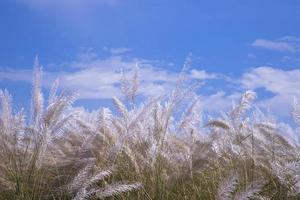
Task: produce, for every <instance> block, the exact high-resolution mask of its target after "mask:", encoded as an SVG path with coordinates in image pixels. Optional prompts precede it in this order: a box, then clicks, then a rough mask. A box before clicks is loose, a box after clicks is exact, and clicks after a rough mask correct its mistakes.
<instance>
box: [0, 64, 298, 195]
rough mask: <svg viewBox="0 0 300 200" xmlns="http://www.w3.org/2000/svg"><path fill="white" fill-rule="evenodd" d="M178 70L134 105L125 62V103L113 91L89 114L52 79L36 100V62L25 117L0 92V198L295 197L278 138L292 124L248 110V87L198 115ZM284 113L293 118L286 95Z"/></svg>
mask: <svg viewBox="0 0 300 200" xmlns="http://www.w3.org/2000/svg"><path fill="white" fill-rule="evenodd" d="M186 65H188V63H186ZM184 68H185V67H184ZM184 77H185V76H184V72H183V73H182V75H181V76H180V77H179V80H178V82H177V85H176V87H175V88H174V90H173V91H172V92H170V94H169V95H167V96H165V97H161V98H150V99H148V100H146V101H145V102H143V103H140V104H139V105H137V103H136V96H137V92H138V85H139V82H138V68H135V70H134V73H133V76H132V77H131V78H127V77H125V75H124V76H123V78H122V80H121V86H122V87H121V90H122V91H123V93H124V94H125V97H126V98H125V99H126V101H125V102H122V101H121V100H120V99H119V98H117V97H114V98H113V103H114V105H115V108H116V113H114V112H112V111H111V110H110V109H108V108H101V109H99V110H98V111H95V112H94V113H89V112H86V111H78V109H75V108H73V107H72V103H73V102H74V100H75V99H76V96H75V95H73V94H69V93H61V94H57V87H58V81H55V83H54V84H53V87H52V88H51V90H50V94H49V98H48V100H47V102H45V103H44V98H43V95H42V93H41V78H42V71H41V68H40V66H39V65H38V63H37V62H36V64H35V67H34V80H33V90H32V96H33V97H32V116H31V117H30V118H25V116H24V113H23V111H20V112H18V113H14V112H13V111H12V102H11V96H10V95H9V93H8V92H7V91H2V90H1V91H0V103H1V110H0V137H1V138H0V159H1V161H0V199H20V200H23V199H26V200H35V199H66V200H67V199H74V200H75V199H76V200H84V199H106V198H108V199H140V200H142V199H172V200H173V199H208V200H210V199H212V200H213V199H216V200H231V199H235V200H244V199H245V200H246V199H278V200H279V199H299V198H300V196H299V193H300V180H299V179H300V160H299V159H300V157H299V141H297V140H294V139H292V138H290V137H289V138H288V137H283V135H287V134H285V131H289V133H290V132H292V134H295V135H296V134H297V131H299V129H297V128H296V129H291V128H290V127H287V125H283V124H281V123H276V122H274V121H273V120H271V119H269V118H268V117H266V116H265V115H263V113H262V112H261V111H260V110H258V109H257V108H255V109H252V103H253V101H254V100H255V98H256V95H255V93H254V92H252V91H247V92H245V93H244V95H242V97H241V100H240V102H239V104H238V105H237V106H235V107H234V108H233V109H232V111H230V112H228V113H223V114H221V115H220V118H217V119H209V120H207V121H202V120H201V107H200V103H201V102H199V99H198V98H197V96H196V95H195V94H194V93H193V91H194V90H195V89H196V88H197V85H196V84H195V85H190V86H189V87H187V86H186V85H185V78H184ZM184 108H186V109H184ZM181 110H184V111H182V112H181ZM95 113H96V114H95ZM180 114H181V117H178V115H180ZM292 115H293V117H294V119H295V122H296V123H299V119H300V106H299V103H298V102H297V100H296V99H295V101H294V104H293V113H292Z"/></svg>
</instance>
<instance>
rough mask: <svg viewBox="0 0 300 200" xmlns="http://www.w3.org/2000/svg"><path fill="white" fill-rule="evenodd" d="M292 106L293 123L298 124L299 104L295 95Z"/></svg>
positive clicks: (299, 118)
mask: <svg viewBox="0 0 300 200" xmlns="http://www.w3.org/2000/svg"><path fill="white" fill-rule="evenodd" d="M292 108H293V110H292V116H293V119H294V121H295V123H297V124H299V125H300V104H299V101H298V99H297V98H296V97H294V101H293V104H292Z"/></svg>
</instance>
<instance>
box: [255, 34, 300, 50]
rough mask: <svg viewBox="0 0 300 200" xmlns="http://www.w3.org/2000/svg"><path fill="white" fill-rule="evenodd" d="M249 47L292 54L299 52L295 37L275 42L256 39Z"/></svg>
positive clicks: (299, 44) (298, 44)
mask: <svg viewBox="0 0 300 200" xmlns="http://www.w3.org/2000/svg"><path fill="white" fill-rule="evenodd" d="M251 46H253V47H260V48H264V49H269V50H274V51H283V52H284V51H286V52H292V53H294V52H299V51H300V43H299V40H298V38H296V37H282V38H279V39H277V40H267V39H256V40H255V41H254V42H253V43H252V44H251Z"/></svg>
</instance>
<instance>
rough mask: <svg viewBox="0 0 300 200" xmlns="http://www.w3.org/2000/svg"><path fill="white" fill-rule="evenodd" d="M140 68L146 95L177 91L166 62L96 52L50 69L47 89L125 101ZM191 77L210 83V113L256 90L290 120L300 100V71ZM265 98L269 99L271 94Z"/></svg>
mask: <svg viewBox="0 0 300 200" xmlns="http://www.w3.org/2000/svg"><path fill="white" fill-rule="evenodd" d="M136 64H138V66H139V68H140V71H139V76H140V80H141V81H140V90H139V93H140V95H142V96H144V97H148V96H160V95H162V94H165V93H166V92H169V91H170V90H171V89H172V88H174V86H175V83H176V81H177V79H178V77H179V72H174V71H173V70H171V68H170V67H163V66H166V65H168V63H166V62H162V61H157V60H147V59H143V58H135V57H129V56H127V55H110V56H108V57H105V58H102V57H100V56H98V55H97V54H96V53H94V52H92V51H89V52H88V53H83V54H79V55H78V56H77V58H76V59H75V60H73V61H70V62H64V63H61V64H50V65H49V66H48V67H46V68H45V69H44V86H45V87H48V88H49V87H50V83H52V82H53V81H54V79H55V78H56V77H58V78H59V79H60V83H61V87H62V88H64V89H67V90H73V91H77V92H78V94H79V98H80V99H110V98H111V97H113V96H121V91H120V89H119V88H120V85H119V84H120V79H121V70H122V69H123V70H124V71H125V75H126V76H129V74H130V70H131V69H132V67H134V66H135V65H136ZM50 66H51V67H50ZM53 66H55V67H56V69H58V70H55V72H53V70H52V72H50V71H48V70H47V69H50V68H52V67H53ZM186 75H187V78H188V80H189V81H200V82H201V83H202V82H203V83H205V85H204V86H203V87H205V88H204V89H205V91H204V92H203V91H202V90H200V91H199V93H198V95H199V97H200V99H201V102H202V104H203V106H204V109H205V110H207V111H210V112H219V111H220V110H228V109H230V107H231V105H232V102H233V101H237V100H238V99H239V97H240V95H241V94H242V92H243V91H245V90H247V89H251V90H254V91H258V92H259V93H261V91H266V92H268V93H270V94H272V95H269V96H267V97H265V98H262V100H261V98H258V102H257V103H258V105H259V106H260V107H262V108H270V109H272V110H273V111H274V112H275V113H276V114H279V115H282V116H288V115H289V111H290V110H289V109H287V108H289V106H290V103H291V100H292V98H293V96H298V97H300V90H299V85H300V70H299V69H295V70H283V69H278V68H273V67H268V66H262V67H257V68H252V69H250V70H249V71H247V72H245V73H243V74H242V75H241V76H240V77H230V76H225V75H223V74H218V73H208V72H207V71H205V70H199V69H191V70H190V71H188V72H187V74H186ZM31 77H32V71H31V70H15V69H10V68H6V69H4V70H0V81H23V82H27V83H30V82H31ZM208 80H209V81H208ZM232 80H234V81H232ZM215 81H216V82H215ZM220 81H221V82H220ZM220 83H221V85H220ZM261 94H262V95H265V92H262V93H261ZM259 95H260V94H259ZM212 103H213V106H212Z"/></svg>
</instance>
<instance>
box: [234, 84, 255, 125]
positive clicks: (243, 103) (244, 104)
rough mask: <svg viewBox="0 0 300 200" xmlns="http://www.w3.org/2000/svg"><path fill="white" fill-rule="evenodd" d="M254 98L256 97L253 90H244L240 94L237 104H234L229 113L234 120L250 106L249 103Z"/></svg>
mask: <svg viewBox="0 0 300 200" xmlns="http://www.w3.org/2000/svg"><path fill="white" fill-rule="evenodd" d="M255 98H256V94H255V92H253V91H251V90H248V91H246V92H245V93H244V94H243V95H242V97H241V99H240V103H239V105H238V106H236V107H235V108H234V109H233V110H232V112H231V113H230V116H231V118H232V119H234V120H237V119H239V118H240V117H241V116H242V115H243V114H245V112H247V110H248V109H249V108H250V107H251V103H252V102H253V100H254V99H255Z"/></svg>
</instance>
